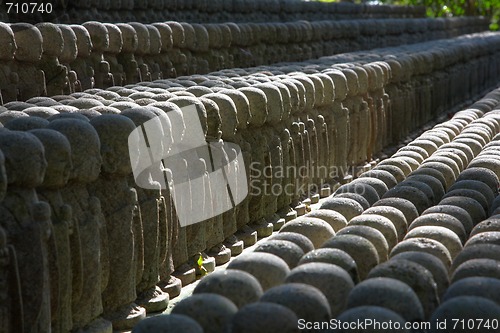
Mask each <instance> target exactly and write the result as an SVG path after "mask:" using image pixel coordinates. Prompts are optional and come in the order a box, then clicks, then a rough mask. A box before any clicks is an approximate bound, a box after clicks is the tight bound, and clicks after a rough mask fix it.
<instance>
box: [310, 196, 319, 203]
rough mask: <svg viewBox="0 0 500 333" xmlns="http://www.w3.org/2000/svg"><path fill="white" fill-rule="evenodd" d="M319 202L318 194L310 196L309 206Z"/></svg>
mask: <svg viewBox="0 0 500 333" xmlns="http://www.w3.org/2000/svg"><path fill="white" fill-rule="evenodd" d="M318 202H319V194H318V193H317V194H313V195H311V204H315V203H318Z"/></svg>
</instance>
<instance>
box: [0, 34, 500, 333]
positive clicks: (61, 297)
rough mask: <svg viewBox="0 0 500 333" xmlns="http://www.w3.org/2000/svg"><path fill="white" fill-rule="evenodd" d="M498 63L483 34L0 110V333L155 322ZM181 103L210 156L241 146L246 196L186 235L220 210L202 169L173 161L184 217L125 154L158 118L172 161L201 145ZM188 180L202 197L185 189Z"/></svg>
mask: <svg viewBox="0 0 500 333" xmlns="http://www.w3.org/2000/svg"><path fill="white" fill-rule="evenodd" d="M28 31H31V30H29V29H28ZM499 51H500V36H499V35H498V34H494V33H483V34H475V35H467V36H463V37H459V38H455V39H449V40H440V41H435V42H427V43H423V44H415V45H410V46H406V47H399V48H387V49H378V50H372V51H371V52H370V53H369V54H367V53H366V52H364V53H361V52H360V53H352V54H344V55H339V56H334V57H328V58H322V59H319V60H316V61H310V62H303V63H294V64H286V65H276V66H272V67H260V68H249V69H245V70H243V69H232V70H224V71H220V72H214V73H211V74H210V75H206V76H203V75H192V76H185V77H182V78H178V79H175V80H159V81H153V82H143V83H141V84H137V85H130V86H128V87H120V86H113V87H110V88H108V89H106V90H102V89H88V90H86V91H85V92H83V93H73V94H70V95H54V96H52V98H48V97H32V98H30V99H28V100H26V101H25V102H19V101H13V102H9V103H6V104H4V106H3V107H2V110H1V112H0V122H1V123H2V124H3V126H4V128H3V129H1V130H0V150H1V151H2V152H3V155H4V159H0V162H2V161H3V165H4V168H1V167H0V171H4V170H5V172H0V174H1V177H0V184H2V186H1V188H2V189H3V190H2V191H1V192H0V194H2V195H1V197H2V198H3V200H2V201H1V203H0V211H1V213H0V214H1V216H0V226H1V227H2V229H3V230H2V232H0V236H1V237H0V240H1V242H0V245H1V246H2V251H1V252H0V253H2V259H3V260H2V261H1V262H2V265H3V266H5V267H7V269H4V270H2V271H1V273H0V274H4V275H5V278H3V277H2V278H1V279H0V281H2V283H5V284H7V288H2V289H1V290H2V295H1V297H2V299H5V300H6V301H5V302H2V304H0V310H1V311H2V313H5V312H6V313H8V315H7V316H2V317H0V319H1V320H2V322H0V327H2V328H6V329H5V330H3V331H6V332H49V331H51V329H52V330H53V331H55V332H68V331H70V330H83V331H88V332H110V331H111V327H113V329H126V328H130V327H132V326H133V325H134V324H135V323H136V322H137V321H138V320H140V319H141V318H143V317H144V316H145V312H146V311H149V312H156V311H160V310H162V309H164V308H165V307H166V306H167V303H168V295H167V294H170V295H171V296H175V295H177V294H178V293H179V287H180V283H179V282H180V281H182V282H183V283H189V282H190V281H193V279H194V278H195V274H197V273H198V274H202V273H203V271H204V270H211V269H213V266H214V265H215V263H217V264H222V263H224V262H227V261H228V260H229V258H230V256H231V255H232V254H233V255H235V254H238V253H240V252H241V250H242V247H243V246H244V245H245V246H247V245H251V244H252V243H254V242H255V241H256V238H257V234H259V235H260V236H265V235H268V234H270V233H271V232H272V230H273V229H277V228H279V227H280V226H281V225H283V223H284V220H285V219H290V218H293V217H294V216H295V215H296V214H297V211H298V212H299V213H300V210H303V209H304V208H303V206H301V204H300V202H301V200H303V199H304V198H307V197H313V196H316V198H317V197H318V196H319V195H321V194H323V195H327V194H328V193H329V189H330V186H331V185H332V184H333V183H334V182H337V181H341V180H342V179H343V178H345V177H349V167H351V166H360V167H361V169H363V168H364V167H365V164H366V163H369V162H371V160H372V159H373V158H375V157H376V156H377V155H378V154H380V153H381V151H382V148H383V147H385V146H387V145H388V144H392V143H395V142H397V141H398V140H400V139H404V137H405V136H406V135H407V134H408V133H409V132H410V131H412V130H414V129H416V128H418V127H420V125H421V124H423V123H424V122H426V121H428V120H430V119H432V118H434V117H436V116H438V115H439V113H442V112H443V111H447V110H449V109H451V108H452V107H454V106H456V105H458V104H460V103H463V102H465V101H466V100H467V99H470V98H474V97H475V95H476V94H477V93H479V92H480V91H482V90H484V89H488V88H489V87H490V86H492V85H494V84H496V82H494V80H495V77H498V75H499V74H500V72H499V71H500V66H498V59H499V58H498V53H499ZM459 78H460V79H459ZM190 105H192V106H194V107H195V108H196V113H197V115H198V119H199V121H200V124H201V130H202V132H203V133H202V134H203V136H204V137H205V140H206V141H207V142H208V143H211V144H214V145H220V144H221V143H222V142H224V141H225V142H232V143H235V144H237V145H238V146H239V147H240V148H241V152H242V155H243V160H244V168H245V169H246V174H247V184H248V190H249V196H248V197H246V198H245V199H244V200H243V201H242V202H241V203H240V204H238V205H236V206H235V207H234V209H231V210H229V211H227V212H225V213H223V214H221V215H217V216H213V217H211V218H209V219H207V220H206V221H204V222H202V223H197V224H192V225H188V226H182V227H181V226H180V225H179V223H178V214H180V213H181V212H185V211H186V210H187V211H189V210H207V211H208V212H209V213H210V212H213V211H216V209H217V207H216V206H215V205H216V201H217V200H213V198H214V197H216V196H218V195H220V193H215V192H213V191H215V189H213V188H211V186H210V184H211V182H210V177H212V175H211V174H212V171H213V170H211V169H210V165H211V163H210V161H209V158H204V157H203V156H202V155H199V156H198V158H196V159H190V158H188V157H187V156H185V155H182V154H179V157H178V158H177V159H176V161H174V162H171V163H179V164H180V165H181V167H177V168H175V169H176V170H185V172H184V173H178V174H176V175H173V178H172V179H174V180H175V179H180V180H184V182H186V180H187V184H188V185H189V186H188V190H189V191H190V192H191V193H192V195H191V196H190V197H189V198H188V199H187V200H185V201H183V202H181V203H179V202H176V201H175V194H176V193H175V191H176V187H175V186H173V187H171V186H167V187H164V188H162V187H161V186H159V185H158V184H157V183H156V181H158V180H157V179H154V178H153V177H149V176H148V177H146V178H147V179H149V180H150V184H149V185H150V186H146V187H147V188H144V186H143V187H140V186H138V185H137V184H138V183H137V182H136V179H134V177H133V175H132V166H131V163H130V159H129V154H130V153H131V152H130V151H129V145H128V140H129V136H130V133H132V131H134V130H135V129H136V128H138V127H141V126H142V125H144V124H145V123H147V122H150V121H153V122H154V121H155V119H167V120H165V121H164V122H162V123H161V125H158V124H157V127H156V130H157V131H160V134H161V136H165V137H168V138H169V140H167V141H166V143H167V144H164V145H163V146H160V148H159V149H160V153H161V154H163V153H164V152H166V151H169V150H170V149H173V148H172V144H173V143H178V142H181V141H182V140H184V138H185V137H188V136H192V135H194V134H195V133H192V132H189V130H188V129H187V120H186V118H185V113H183V110H182V109H183V108H184V107H187V106H190ZM391 128H392V130H391ZM164 143H165V142H164ZM229 154H230V153H229V152H228V155H229ZM233 158H234V156H227V159H229V160H233ZM182 166H183V167H182ZM234 167H235V168H242V167H243V166H242V165H238V164H236V165H234ZM165 168H166V172H168V170H169V168H171V169H172V170H173V169H174V168H173V165H168V164H167V165H165ZM228 172H233V170H228ZM192 175H197V176H198V177H202V179H203V180H204V181H203V182H202V183H201V184H202V185H197V186H193V184H194V183H189V179H191V178H190V177H191V176H192ZM198 184H199V183H198ZM293 208H296V209H297V210H294V209H293ZM200 260H201V261H202V264H200V263H199V261H200ZM5 293H7V295H6V294H5ZM19 299H22V303H20V302H19V301H18V300H19Z"/></svg>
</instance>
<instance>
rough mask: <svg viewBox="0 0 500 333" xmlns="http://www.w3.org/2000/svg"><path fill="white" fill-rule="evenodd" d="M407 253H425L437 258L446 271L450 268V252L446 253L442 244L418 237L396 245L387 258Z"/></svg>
mask: <svg viewBox="0 0 500 333" xmlns="http://www.w3.org/2000/svg"><path fill="white" fill-rule="evenodd" d="M408 251H417V252H425V253H429V254H432V255H434V256H436V257H437V258H439V260H441V261H442V262H443V264H444V265H445V266H446V268H447V269H449V267H450V266H451V262H452V260H451V255H450V251H448V249H447V248H446V247H445V246H444V245H443V244H441V243H439V242H438V241H435V240H433V239H429V238H422V237H419V238H410V239H406V240H404V241H402V242H400V243H398V245H396V246H395V247H394V248H393V249H392V251H391V253H390V254H389V257H391V258H392V257H393V256H395V255H396V254H399V253H403V252H408Z"/></svg>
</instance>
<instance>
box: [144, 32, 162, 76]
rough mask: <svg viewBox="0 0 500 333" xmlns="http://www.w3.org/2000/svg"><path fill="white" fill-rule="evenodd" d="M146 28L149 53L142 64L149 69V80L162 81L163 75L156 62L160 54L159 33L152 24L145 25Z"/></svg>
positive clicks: (160, 41) (160, 40)
mask: <svg viewBox="0 0 500 333" xmlns="http://www.w3.org/2000/svg"><path fill="white" fill-rule="evenodd" d="M146 28H147V29H148V32H149V41H150V43H149V52H147V53H146V54H145V55H144V56H143V58H144V63H145V64H146V65H147V66H148V67H149V71H150V72H151V80H152V81H154V80H161V79H163V73H162V71H161V69H160V64H159V63H158V62H157V56H158V55H159V54H160V53H161V46H162V45H161V43H162V38H161V35H160V31H159V30H158V29H157V28H156V27H155V26H154V25H152V24H146Z"/></svg>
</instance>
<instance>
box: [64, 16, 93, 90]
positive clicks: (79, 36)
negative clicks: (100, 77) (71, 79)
mask: <svg viewBox="0 0 500 333" xmlns="http://www.w3.org/2000/svg"><path fill="white" fill-rule="evenodd" d="M71 29H73V31H74V33H75V35H76V43H77V49H78V56H77V58H76V59H75V60H74V61H72V62H71V63H70V66H71V69H73V70H74V71H75V72H76V74H77V75H78V81H79V82H80V89H81V90H87V89H91V88H94V84H95V80H94V68H93V67H92V66H91V65H90V63H89V59H88V58H89V57H90V54H91V52H92V40H91V39H90V34H89V32H88V31H87V29H85V27H83V26H81V25H76V24H75V25H71Z"/></svg>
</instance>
